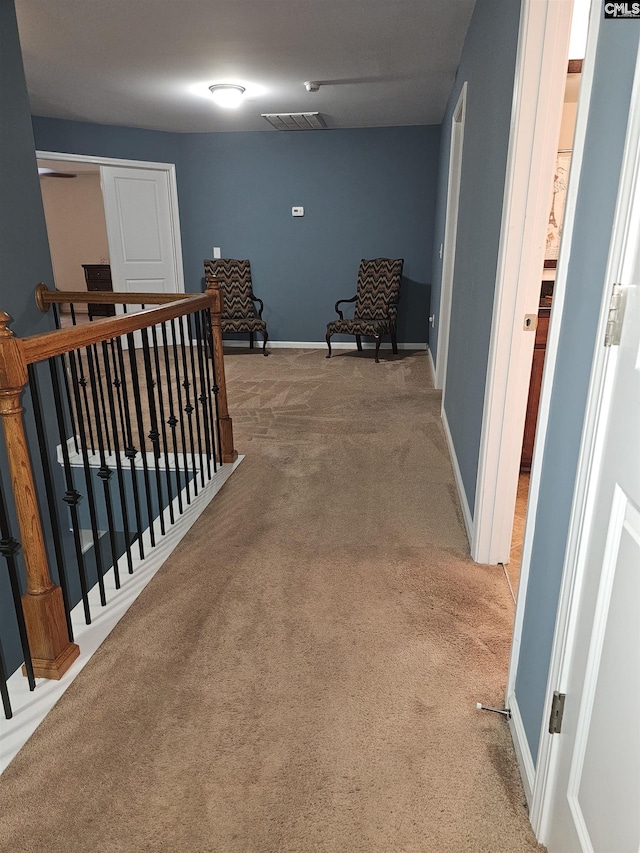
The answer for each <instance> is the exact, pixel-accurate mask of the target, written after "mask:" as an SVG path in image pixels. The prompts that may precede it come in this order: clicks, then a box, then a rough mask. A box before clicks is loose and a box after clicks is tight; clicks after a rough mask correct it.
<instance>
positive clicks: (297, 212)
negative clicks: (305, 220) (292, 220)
mask: <svg viewBox="0 0 640 853" xmlns="http://www.w3.org/2000/svg"><path fill="white" fill-rule="evenodd" d="M291 215H292V216H304V207H292V208H291Z"/></svg>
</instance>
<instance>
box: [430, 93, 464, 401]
mask: <svg viewBox="0 0 640 853" xmlns="http://www.w3.org/2000/svg"><path fill="white" fill-rule="evenodd" d="M466 112H467V83H466V81H465V83H464V84H463V86H462V90H461V91H460V95H459V97H458V103H457V104H456V108H455V109H454V111H453V115H452V116H451V142H450V146H449V178H448V182H447V212H446V214H445V226H444V248H443V255H442V278H441V286H440V322H439V324H438V347H437V350H436V353H437V354H436V370H435V387H436V388H441V389H442V407H443V410H444V387H445V384H446V381H447V358H448V356H449V329H450V327H451V302H452V294H453V272H454V267H455V261H456V240H457V236H458V210H459V201H460V184H461V178H462V149H463V146H464V120H465V116H466Z"/></svg>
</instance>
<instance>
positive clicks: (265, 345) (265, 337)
mask: <svg viewBox="0 0 640 853" xmlns="http://www.w3.org/2000/svg"><path fill="white" fill-rule="evenodd" d="M268 340H269V335H268V334H267V330H266V329H265V330H264V341H263V343H262V355H269V353H268V352H267V341H268Z"/></svg>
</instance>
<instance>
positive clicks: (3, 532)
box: [0, 484, 36, 690]
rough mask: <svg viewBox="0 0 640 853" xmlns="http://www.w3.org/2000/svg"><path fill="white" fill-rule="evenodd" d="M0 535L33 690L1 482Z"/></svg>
mask: <svg viewBox="0 0 640 853" xmlns="http://www.w3.org/2000/svg"><path fill="white" fill-rule="evenodd" d="M0 537H2V538H0V555H1V556H3V557H4V558H5V560H6V561H7V570H8V572H9V583H10V584H11V595H12V597H13V607H14V610H15V612H16V621H17V623H18V633H19V635H20V646H21V648H22V654H23V656H24V668H25V672H26V673H27V679H28V681H29V690H35V687H36V680H35V677H34V675H33V664H32V662H31V650H30V648H29V638H28V636H27V626H26V625H25V622H24V613H23V612H22V594H21V591H20V581H19V579H18V567H17V566H16V554H17V553H18V551H19V550H20V543H19V542H18V541H17V540H16V539H14V538H13V536H12V535H11V527H10V525H9V518H8V516H7V507H6V505H5V502H4V493H3V491H2V484H0Z"/></svg>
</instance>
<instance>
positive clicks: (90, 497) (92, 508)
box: [69, 350, 107, 607]
mask: <svg viewBox="0 0 640 853" xmlns="http://www.w3.org/2000/svg"><path fill="white" fill-rule="evenodd" d="M76 352H79V350H73V351H72V352H70V353H69V362H70V364H71V378H72V380H73V392H74V396H75V399H76V405H79V397H80V392H79V391H78V387H79V385H78V368H77V366H76ZM87 417H89V418H90V413H89V410H88V409H87ZM80 446H81V448H82V464H83V469H84V478H85V482H86V486H87V501H88V503H89V518H90V519H91V533H92V534H93V545H94V549H93V550H94V552H95V557H96V571H97V573H98V588H99V590H100V604H102V606H103V607H104V606H105V605H106V603H107V596H106V593H105V589H104V577H103V563H102V553H101V552H100V538H99V536H98V519H97V517H96V502H95V497H94V492H93V482H92V479H91V466H90V464H89V451H88V448H87V438H86V434H85V429H84V424H83V423H80Z"/></svg>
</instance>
